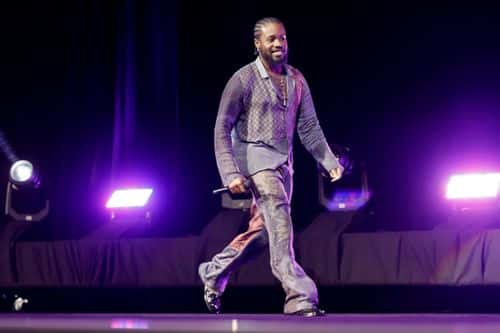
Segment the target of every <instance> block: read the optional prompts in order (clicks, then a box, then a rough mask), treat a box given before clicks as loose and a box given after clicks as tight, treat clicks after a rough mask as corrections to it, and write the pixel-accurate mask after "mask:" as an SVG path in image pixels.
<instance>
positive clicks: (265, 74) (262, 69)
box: [255, 57, 288, 79]
mask: <svg viewBox="0 0 500 333" xmlns="http://www.w3.org/2000/svg"><path fill="white" fill-rule="evenodd" d="M255 64H256V65H257V69H258V71H259V74H260V76H261V77H262V78H263V79H267V78H268V77H269V73H268V72H267V70H266V68H265V67H264V64H263V63H262V60H260V57H257V59H255ZM284 68H285V75H287V74H288V68H287V66H286V64H285V65H284Z"/></svg>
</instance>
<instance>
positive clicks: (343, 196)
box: [318, 144, 371, 212]
mask: <svg viewBox="0 0 500 333" xmlns="http://www.w3.org/2000/svg"><path fill="white" fill-rule="evenodd" d="M330 146H331V147H332V150H333V151H334V153H335V155H336V156H337V158H338V160H339V163H340V164H341V165H342V166H343V167H344V174H343V177H342V178H341V179H340V180H338V181H336V182H334V183H332V182H331V181H330V176H329V175H328V172H327V171H326V170H324V169H323V168H322V167H321V166H319V165H318V171H319V172H318V192H319V193H318V194H319V195H318V198H319V203H320V204H321V205H322V206H323V207H325V208H326V209H327V210H328V211H331V212H332V211H356V210H358V209H361V208H362V207H364V206H365V205H366V204H367V203H368V201H369V200H370V198H371V193H370V190H369V187H368V176H367V172H366V168H365V165H364V163H362V162H360V161H358V162H357V163H355V161H354V158H353V155H352V151H351V149H350V148H349V147H346V146H341V145H336V144H331V145H330Z"/></svg>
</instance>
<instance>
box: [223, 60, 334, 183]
mask: <svg viewBox="0 0 500 333" xmlns="http://www.w3.org/2000/svg"><path fill="white" fill-rule="evenodd" d="M285 81H286V90H285V91H286V92H287V94H288V97H287V99H284V98H283V96H281V95H282V94H281V92H280V89H279V88H278V87H276V85H275V84H273V82H272V80H271V78H270V76H269V74H268V73H267V71H266V69H265V67H264V65H263V64H262V62H261V60H260V58H257V59H256V60H255V61H254V62H252V63H250V64H248V65H246V66H244V67H242V68H240V69H239V70H238V71H237V72H236V73H234V75H233V76H232V77H231V79H230V80H229V81H228V83H227V84H226V87H225V88H224V91H223V93H222V97H221V101H220V105H219V111H218V114H217V120H216V122H215V130H214V143H215V157H216V160H217V167H218V169H219V173H220V175H221V178H222V182H223V184H225V185H228V184H229V183H230V182H231V181H233V180H234V179H235V178H237V177H240V176H249V175H252V174H255V173H257V172H259V171H262V170H265V169H276V168H278V167H279V166H280V165H282V164H284V163H288V164H289V166H290V169H291V168H292V164H293V162H292V161H293V160H292V151H293V147H292V144H293V136H294V133H295V131H296V130H297V133H298V135H299V138H300V141H301V142H302V144H303V145H304V147H305V148H306V149H307V150H308V151H309V152H310V153H311V155H312V156H313V157H314V158H315V159H316V161H317V162H318V163H320V164H321V165H322V166H323V167H324V168H325V169H326V170H331V169H333V168H335V167H338V166H339V163H338V161H337V158H336V157H335V155H334V154H333V153H332V151H331V150H330V147H329V146H328V144H327V142H326V139H325V136H324V134H323V131H322V130H321V127H320V125H319V122H318V118H317V116H316V111H315V109H314V104H313V100H312V96H311V92H310V90H309V86H308V84H307V82H306V80H305V78H304V76H303V75H302V73H300V71H298V70H297V69H295V68H294V67H292V66H290V65H288V64H287V65H285ZM284 101H286V102H284Z"/></svg>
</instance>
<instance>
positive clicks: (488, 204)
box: [445, 172, 500, 211]
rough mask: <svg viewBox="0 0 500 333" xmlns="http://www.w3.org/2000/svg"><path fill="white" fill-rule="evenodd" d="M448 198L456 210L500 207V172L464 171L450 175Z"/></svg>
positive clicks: (447, 188) (447, 187)
mask: <svg viewBox="0 0 500 333" xmlns="http://www.w3.org/2000/svg"><path fill="white" fill-rule="evenodd" d="M445 197H446V199H447V200H448V201H449V202H450V203H451V204H452V206H453V208H454V209H455V210H460V211H464V210H477V209H480V210H484V209H498V208H499V197H500V173H497V172H488V173H464V174H454V175H452V176H450V178H449V180H448V184H447V186H446V195H445Z"/></svg>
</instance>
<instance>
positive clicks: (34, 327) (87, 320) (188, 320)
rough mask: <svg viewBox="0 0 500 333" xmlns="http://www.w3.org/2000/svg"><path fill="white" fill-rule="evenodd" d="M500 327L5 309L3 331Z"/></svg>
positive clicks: (397, 318) (494, 319)
mask: <svg viewBox="0 0 500 333" xmlns="http://www.w3.org/2000/svg"><path fill="white" fill-rule="evenodd" d="M134 331H135V332H211V333H215V332H246V333H249V332H255V333H258V332H265V333H274V332H276V333H277V332H287V333H294V332H304V333H306V332H307V333H321V332H350V333H352V332H360V333H361V332H384V333H392V332H394V333H401V332H404V333H413V332H419V333H420V332H460V333H466V332H471V333H486V332H492V333H493V332H495V333H496V332H500V315H497V314H481V315H477V314H470V315H469V314H384V315H378V314H370V315H366V314H362V315H361V314H349V315H345V314H342V315H340V314H330V315H327V316H325V317H320V318H296V317H290V316H285V315H274V314H273V315H265V314H264V315H262V314H259V315H253V314H244V315H242V314H223V315H207V314H175V315H174V314H26V313H14V314H0V332H134Z"/></svg>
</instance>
